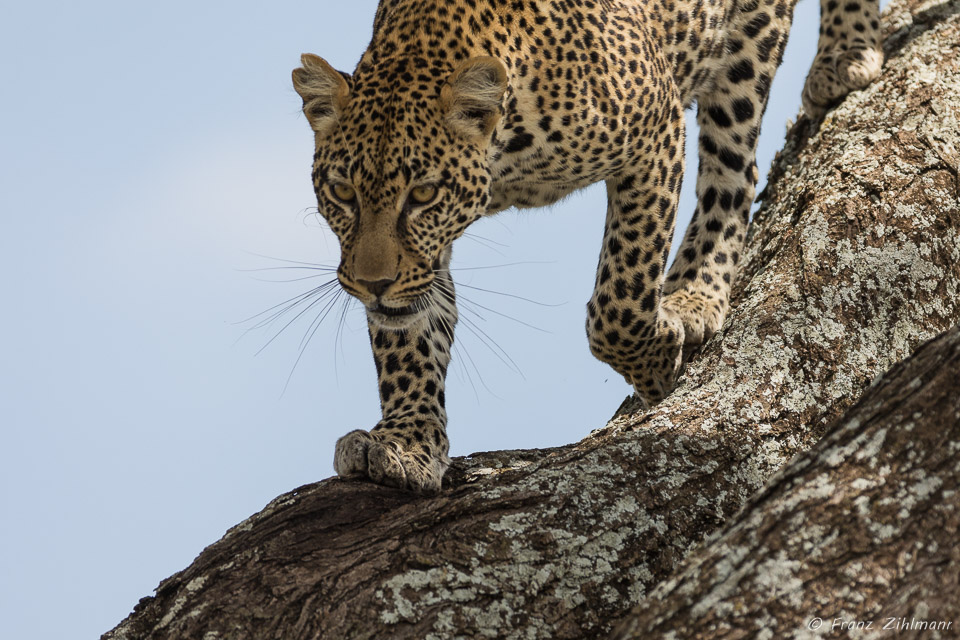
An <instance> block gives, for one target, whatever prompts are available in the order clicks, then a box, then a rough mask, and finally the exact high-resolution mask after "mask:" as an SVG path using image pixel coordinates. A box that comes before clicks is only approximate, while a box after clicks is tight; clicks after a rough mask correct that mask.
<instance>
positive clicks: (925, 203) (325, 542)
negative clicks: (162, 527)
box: [103, 0, 960, 640]
mask: <svg viewBox="0 0 960 640" xmlns="http://www.w3.org/2000/svg"><path fill="white" fill-rule="evenodd" d="M958 12H960V0H952V1H948V2H923V3H921V2H916V1H914V0H899V1H898V0H894V2H892V3H891V6H890V7H889V8H888V10H887V12H886V14H885V18H884V29H885V33H886V35H887V45H886V46H887V56H888V59H887V62H886V64H885V67H884V72H883V74H882V76H881V77H880V78H879V79H878V80H877V81H876V82H875V83H874V84H873V85H871V86H870V87H869V88H868V89H866V90H865V91H862V92H858V93H855V94H853V95H851V96H850V97H848V98H847V100H845V101H844V102H843V104H841V105H840V106H839V107H838V108H836V109H835V110H834V111H832V112H830V113H829V114H828V116H827V118H826V120H825V121H824V122H823V123H822V124H821V125H820V126H819V128H817V127H816V126H815V124H814V123H811V122H810V121H808V120H807V119H805V118H801V119H800V120H799V121H798V123H797V124H796V125H795V126H793V127H792V128H791V130H790V131H789V132H788V134H787V141H786V146H785V147H784V150H783V152H782V153H781V154H780V155H779V156H778V158H777V159H776V161H775V162H774V166H773V168H772V171H771V175H770V180H769V184H768V186H767V189H766V190H765V193H764V194H763V197H764V202H763V206H762V207H761V209H760V211H759V212H758V214H757V216H756V220H755V223H754V225H753V226H752V228H751V234H750V238H749V243H748V247H747V250H746V253H745V255H744V261H743V264H742V267H741V273H740V275H739V276H738V279H737V282H736V285H735V290H734V298H733V304H734V306H733V308H732V311H731V313H730V316H729V318H728V319H727V322H726V323H725V325H724V327H723V328H722V329H721V331H720V332H719V333H718V334H717V335H716V336H714V338H713V339H711V340H710V342H709V343H707V344H706V345H704V346H703V348H701V349H700V350H699V351H698V352H697V353H694V354H693V356H692V359H691V361H690V363H689V364H688V366H687V369H686V371H685V373H684V376H683V378H682V379H681V381H680V385H679V387H678V388H677V390H676V391H675V392H674V393H673V394H672V395H671V396H670V397H669V398H667V399H666V400H665V401H664V402H662V403H661V404H660V405H658V406H657V407H655V408H654V409H653V410H651V411H648V412H638V411H635V410H631V403H630V402H626V403H625V404H624V406H623V407H621V410H620V411H619V412H618V414H617V416H616V417H615V418H614V419H613V420H611V422H610V423H609V424H608V425H607V426H605V427H603V428H601V429H599V430H597V431H595V432H593V433H591V434H590V435H589V436H588V437H586V438H585V439H584V440H582V441H580V442H578V443H575V444H571V445H568V446H565V447H560V448H555V449H549V450H530V451H500V452H491V453H481V454H475V455H473V456H470V457H467V458H459V459H456V460H455V461H454V466H453V468H451V470H450V472H449V473H448V477H447V478H446V479H445V484H444V490H443V491H442V493H441V494H440V495H438V496H434V497H419V496H414V495H411V494H406V493H402V492H399V491H395V490H391V489H387V488H383V487H377V486H373V485H370V484H365V483H359V482H346V481H340V480H337V479H328V480H325V481H323V482H319V483H316V484H312V485H308V486H305V487H301V488H299V489H296V490H294V491H292V492H290V493H287V494H284V495H282V496H280V497H278V498H277V499H276V500H274V501H272V502H271V503H270V504H269V505H267V506H266V507H265V508H264V510H263V511H261V512H260V513H257V514H255V515H254V516H252V517H250V518H249V519H248V520H246V521H245V522H243V523H241V524H239V525H237V526H236V527H233V528H232V529H230V530H229V531H228V532H227V534H226V535H225V536H224V537H223V538H222V539H221V540H219V541H218V542H216V543H214V544H212V545H210V546H209V547H208V548H207V549H205V550H204V551H203V552H202V553H201V554H200V555H199V556H198V557H197V559H196V560H195V561H194V563H193V564H192V565H190V566H189V567H188V568H186V569H184V570H183V571H181V572H179V573H177V574H175V575H173V576H171V577H170V578H168V579H166V580H164V581H163V582H162V583H161V584H160V585H159V587H158V588H157V592H156V595H154V596H152V597H148V598H144V599H143V600H141V601H140V603H139V604H138V605H137V606H136V607H135V609H134V611H133V613H132V614H131V615H130V616H129V617H128V618H127V619H126V620H124V621H123V622H122V623H121V624H120V625H118V626H117V627H116V628H115V629H113V630H112V631H110V632H108V633H107V634H105V635H104V636H103V637H104V638H105V639H107V640H121V639H126V640H134V639H136V640H141V639H160V638H191V639H193V638H197V639H203V640H214V639H224V640H226V639H229V640H242V639H247V638H250V639H253V638H271V639H273V638H284V639H285V640H293V639H300V638H303V639H307V638H311V639H312V638H331V639H341V638H349V639H354V638H374V637H376V638H382V637H390V638H417V639H422V638H432V639H437V640H440V639H447V638H471V639H472V638H523V639H530V640H532V639H539V638H557V639H563V638H571V639H572V638H595V637H604V636H605V635H606V634H608V633H609V631H610V630H611V628H612V627H613V626H614V625H615V624H616V622H617V621H618V620H619V619H621V618H623V617H624V616H626V615H628V614H629V612H630V610H631V608H632V607H634V606H635V605H637V604H638V603H641V602H644V603H645V604H644V606H647V604H646V603H647V602H650V603H654V602H661V601H662V603H664V604H663V605H662V606H666V604H665V603H667V600H664V598H665V597H666V595H665V594H664V593H663V592H661V591H658V592H657V596H656V598H655V599H653V600H648V601H645V600H644V599H645V598H647V597H648V596H649V595H650V593H651V591H652V590H653V589H654V588H655V587H656V586H657V585H658V584H660V583H662V582H664V581H665V580H666V579H667V578H668V577H670V576H671V575H672V574H673V573H674V572H675V571H676V570H677V568H678V566H679V565H680V563H681V562H682V561H683V560H684V558H685V556H686V555H687V554H688V552H690V550H691V549H692V548H693V547H694V546H695V545H697V544H698V543H700V542H702V541H703V540H704V538H706V536H708V535H710V534H711V533H714V532H716V531H717V530H718V529H719V528H720V527H721V525H722V524H723V523H724V522H725V521H727V520H728V519H729V518H731V516H733V515H734V514H736V513H737V512H738V511H739V510H740V509H741V508H742V507H743V506H744V505H745V504H746V503H747V502H748V500H749V499H750V497H751V496H753V495H754V494H755V493H756V492H757V491H758V490H760V489H761V488H763V487H764V485H765V484H766V483H767V482H768V480H770V479H771V478H772V477H773V476H774V475H775V474H776V473H777V471H778V470H780V469H781V468H783V467H784V465H786V464H787V463H788V462H789V461H790V460H791V459H792V458H793V457H794V456H796V455H797V454H802V453H804V452H806V451H807V450H809V449H810V448H811V447H813V446H814V445H816V444H817V442H818V440H820V438H821V437H822V436H823V435H824V434H825V433H826V431H827V427H828V425H830V424H832V423H834V422H836V421H837V419H838V418H840V417H841V416H842V415H843V414H844V413H845V412H846V411H847V410H848V409H850V408H851V406H853V405H854V403H856V402H857V400H858V399H859V398H860V397H861V395H862V394H863V392H864V391H865V390H866V389H867V388H868V387H869V385H870V384H871V382H872V381H873V380H875V379H876V378H877V377H879V376H880V375H881V374H883V373H884V372H885V371H887V370H888V369H890V367H892V366H893V365H895V364H896V363H898V362H900V361H901V360H903V359H905V358H906V357H907V356H909V355H910V353H911V352H912V351H913V350H914V349H915V348H916V347H917V346H918V345H920V344H921V343H923V342H924V341H926V340H928V339H930V338H932V337H934V336H937V335H939V334H941V333H943V332H944V331H946V330H947V329H949V328H951V327H952V326H954V325H956V324H957V322H958V321H960V296H958V288H960V237H958V236H960V204H958V200H960V187H958V173H957V172H958V165H960V153H958V149H960V133H958V132H960V55H958V52H960V45H958V42H960V13H958ZM798 90H799V89H798ZM861 409H862V407H861ZM919 420H920V421H922V418H921V419H919ZM530 428H536V426H535V425H532V426H530ZM891 441H893V440H892V439H891ZM820 446H826V445H825V444H824V445H820ZM955 457H956V454H955ZM791 468H793V467H791ZM826 471H827V470H826V469H824V472H825V473H826ZM776 482H777V484H775V485H774V488H776V487H783V486H784V485H783V484H782V483H783V482H785V481H784V480H783V477H780V478H779V479H778V480H777V481H776ZM763 495H764V496H769V495H771V494H770V493H769V491H768V492H767V493H764V494H763ZM937 495H940V494H937ZM944 499H946V497H944ZM952 499H953V500H956V497H955V496H953V497H952ZM872 505H873V503H872V502H870V503H868V506H870V507H871V508H872ZM754 508H757V507H756V503H754ZM750 513H752V512H749V513H748V514H747V515H741V516H740V517H739V519H738V520H737V522H738V523H742V522H743V518H745V517H748V516H749V515H750ZM879 516H880V514H878V517H879ZM811 526H813V523H811ZM823 526H826V525H823ZM850 526H854V523H851V525H850ZM911 531H912V532H913V535H916V536H918V537H919V538H918V539H922V535H923V533H924V532H923V530H922V529H911ZM851 534H852V532H851ZM727 535H730V534H729V533H728V534H727ZM714 544H716V543H714ZM701 553H702V552H701ZM697 557H700V556H697ZM907 559H909V558H907ZM952 562H953V566H954V567H955V566H956V558H954V559H953V561H952ZM688 570H689V569H688ZM684 575H686V574H684ZM709 577H710V576H705V577H704V579H706V578H709ZM877 579H881V577H878V578H877ZM810 588H813V586H812V585H811V586H810ZM859 588H860V586H859V583H858V582H855V581H853V579H851V582H850V589H852V590H854V591H855V590H857V589H859ZM872 593H873V592H872V591H869V590H863V598H864V601H865V602H866V601H870V599H871V597H872V596H871V594H872ZM851 597H852V596H851ZM651 606H652V605H651ZM658 606H661V605H658ZM658 610H660V611H663V612H664V613H663V614H662V615H665V616H666V615H668V614H669V612H668V611H667V609H658ZM824 610H825V609H824ZM631 615H632V614H631ZM631 619H633V618H631ZM636 620H637V621H639V620H640V618H636ZM650 620H654V619H652V618H651V619H650ZM653 623H654V622H650V623H649V624H653ZM645 624H647V623H645ZM718 624H719V623H718ZM635 628H640V627H635ZM751 633H753V632H743V634H742V635H743V636H744V637H745V636H747V635H750V634H751ZM731 634H732V635H731V636H730V637H741V636H738V635H736V632H731ZM644 637H656V634H650V635H647V636H644ZM761 637H762V636H761Z"/></svg>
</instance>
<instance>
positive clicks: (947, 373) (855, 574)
mask: <svg viewBox="0 0 960 640" xmlns="http://www.w3.org/2000/svg"><path fill="white" fill-rule="evenodd" d="M958 534H960V326H958V327H957V328H954V329H953V330H951V331H949V332H948V333H947V334H946V335H944V336H941V337H940V338H937V339H936V340H933V341H932V342H930V343H928V344H926V345H925V346H924V347H922V348H921V349H920V350H919V351H918V352H917V353H916V354H915V355H914V356H913V357H911V358H910V359H909V360H907V361H906V362H904V363H901V364H900V365H898V366H896V367H894V369H893V371H891V372H890V373H889V374H887V375H886V376H884V378H883V380H882V381H881V382H880V384H878V385H876V386H874V387H872V388H871V389H869V390H868V391H867V393H866V395H865V397H864V399H863V400H861V401H860V403H858V404H857V406H856V407H855V408H854V409H853V410H851V411H850V412H849V413H847V414H846V415H845V416H844V419H843V420H842V421H840V423H839V424H837V425H836V427H835V428H834V429H832V430H831V432H830V433H829V434H828V436H827V437H825V438H824V439H823V440H821V441H820V442H819V443H818V444H817V446H816V447H814V448H813V449H811V450H810V451H808V452H806V453H805V454H803V455H802V456H800V457H799V458H797V459H796V460H794V461H793V462H792V463H790V465H788V466H787V467H786V468H785V469H784V470H783V471H781V472H780V473H779V474H777V476H776V477H775V478H774V479H773V480H772V481H771V482H770V483H769V484H768V485H767V487H766V488H765V489H764V490H763V491H762V492H761V493H760V494H759V495H758V496H757V497H756V498H754V499H753V500H752V501H751V503H750V504H749V505H748V507H747V508H746V509H745V510H744V512H743V513H740V514H738V516H737V517H736V518H735V519H734V521H733V522H731V523H730V525H728V526H726V527H724V531H723V533H722V535H721V536H720V537H719V538H717V539H716V540H714V541H713V542H712V543H710V544H709V545H708V546H707V547H706V548H703V549H700V550H698V551H697V552H696V553H694V554H692V556H691V557H690V558H689V559H688V560H687V561H686V562H685V563H684V569H683V570H682V572H681V573H680V574H679V575H678V576H677V577H675V578H672V579H670V580H668V581H667V582H665V583H664V584H662V585H661V586H660V587H659V588H658V589H657V590H656V591H655V592H654V593H653V594H652V595H651V596H650V597H648V598H647V599H646V600H645V601H644V602H643V603H642V605H641V606H640V607H638V608H637V609H635V610H634V613H633V614H632V615H631V616H630V617H629V618H628V619H627V620H626V621H625V622H624V623H623V624H622V625H621V627H620V628H619V629H618V631H617V633H615V634H614V638H617V639H625V638H638V639H639V638H659V637H663V636H665V635H666V634H667V633H669V634H670V637H671V638H677V639H679V638H704V639H713V638H742V637H747V636H751V635H752V634H759V633H763V632H766V633H768V634H770V633H772V634H773V635H769V636H768V637H776V638H809V637H813V636H815V635H821V634H822V635H831V634H837V635H839V634H841V633H842V632H843V631H844V630H850V629H859V630H862V631H863V637H882V636H883V635H884V634H885V633H891V632H900V633H906V632H910V633H911V637H939V638H956V637H960V547H958V546H957V536H958ZM818 631H819V632H820V633H819V634H818V633H811V632H818ZM868 632H869V633H868ZM917 632H924V633H922V634H921V633H917ZM914 633H917V635H916V636H914V635H913V634H914Z"/></svg>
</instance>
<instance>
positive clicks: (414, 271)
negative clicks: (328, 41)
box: [293, 54, 507, 328]
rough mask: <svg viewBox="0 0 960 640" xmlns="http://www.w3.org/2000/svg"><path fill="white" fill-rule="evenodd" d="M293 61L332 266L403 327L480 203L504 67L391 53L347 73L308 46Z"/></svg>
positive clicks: (388, 320)
mask: <svg viewBox="0 0 960 640" xmlns="http://www.w3.org/2000/svg"><path fill="white" fill-rule="evenodd" d="M301 63H302V65H303V66H302V67H300V68H298V69H295V70H294V72H293V85H294V88H295V89H296V90H297V93H299V94H300V97H301V98H303V112H304V114H305V115H306V117H307V120H308V121H309V123H310V127H311V128H312V129H313V133H314V139H315V154H314V162H313V186H314V190H315V191H316V194H317V203H318V208H319V211H320V214H321V215H322V216H323V217H324V219H325V220H326V221H327V223H328V224H329V226H330V229H331V230H332V231H333V232H334V233H335V234H336V236H337V238H338V239H339V241H340V253H341V256H340V265H339V268H338V270H337V277H338V279H339V281H340V284H341V286H342V287H343V289H344V290H345V291H347V292H348V293H350V294H351V295H353V296H354V297H356V298H357V299H359V300H360V301H361V302H362V303H363V304H364V305H365V306H366V308H367V310H368V312H369V313H368V315H369V317H370V318H371V319H372V320H373V321H374V322H375V323H377V324H379V325H381V326H385V327H392V328H402V327H404V326H409V324H411V323H412V322H413V321H414V320H415V319H416V318H417V317H419V315H420V314H421V313H422V312H424V311H425V310H426V309H427V308H428V307H429V306H430V304H431V300H433V296H435V295H436V294H437V291H436V290H435V289H436V288H437V286H439V285H436V280H437V273H438V271H439V270H440V269H441V268H442V265H445V264H447V262H448V260H449V255H450V251H451V244H452V243H453V241H454V240H455V239H456V238H458V237H459V236H460V235H462V234H463V232H464V230H465V229H466V228H467V226H469V225H470V224H471V223H472V222H474V221H475V220H476V219H477V218H479V217H480V216H482V215H483V214H484V213H485V212H486V207H487V204H488V202H489V198H490V172H489V169H488V159H487V158H488V152H489V151H490V145H491V138H492V134H493V131H494V129H495V128H496V126H497V123H498V122H499V120H500V118H501V116H502V113H503V111H502V101H503V96H504V92H505V91H506V88H507V74H506V70H505V69H504V67H503V64H502V63H501V62H500V61H498V60H496V59H495V58H471V59H468V60H466V61H465V62H462V63H461V64H459V66H457V67H456V68H451V66H450V65H449V63H446V62H445V61H443V60H426V59H422V58H418V57H416V56H410V57H399V58H393V59H388V60H383V61H380V62H377V63H375V64H374V63H367V64H364V63H361V65H360V67H358V69H357V71H356V73H355V74H354V75H353V76H350V75H348V74H345V73H341V72H339V71H336V70H335V69H334V68H333V67H331V66H330V65H329V64H328V63H327V62H326V61H325V60H323V59H322V58H319V57H317V56H314V55H311V54H305V55H304V56H302V58H301ZM435 285H436V286H435Z"/></svg>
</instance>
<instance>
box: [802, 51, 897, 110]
mask: <svg viewBox="0 0 960 640" xmlns="http://www.w3.org/2000/svg"><path fill="white" fill-rule="evenodd" d="M882 65H883V52H882V51H881V50H880V49H879V48H878V47H871V46H869V45H853V46H850V47H849V48H848V49H846V50H844V49H843V48H841V45H840V44H838V45H836V46H834V47H828V48H824V49H822V50H821V51H820V52H819V53H818V54H817V56H816V58H814V61H813V65H812V66H811V67H810V73H808V74H807V81H806V83H805V84H804V87H803V110H804V111H805V112H806V113H807V115H809V116H810V117H812V118H819V117H820V116H822V115H823V114H825V113H826V112H827V111H828V110H830V109H831V108H833V107H834V106H836V105H837V104H838V103H839V102H840V101H841V100H842V99H843V98H844V97H845V96H846V95H847V94H848V93H850V92H851V91H855V90H857V89H863V88H864V87H866V86H867V85H868V84H870V83H871V82H872V81H873V80H875V79H876V78H877V76H879V75H880V68H881V66H882Z"/></svg>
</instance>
